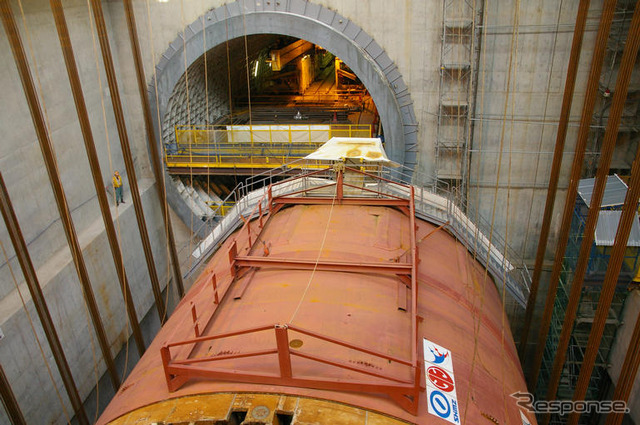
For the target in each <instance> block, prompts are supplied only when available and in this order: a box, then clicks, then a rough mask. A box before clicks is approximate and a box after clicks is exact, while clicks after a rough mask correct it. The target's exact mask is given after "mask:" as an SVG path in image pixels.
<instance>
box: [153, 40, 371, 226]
mask: <svg viewBox="0 0 640 425" xmlns="http://www.w3.org/2000/svg"><path fill="white" fill-rule="evenodd" d="M234 129H243V130H245V129H251V130H248V131H249V132H250V133H251V135H250V136H248V137H249V138H248V139H247V140H246V142H247V143H245V144H244V145H241V144H238V143H237V142H238V140H237V139H234V136H235V137H241V136H238V134H240V130H238V131H237V132H235V130H234ZM253 129H256V130H253ZM327 129H329V130H327ZM267 133H268V134H267ZM331 135H335V136H358V137H362V136H366V137H380V138H382V139H383V140H384V135H383V129H382V125H381V123H380V117H379V115H378V110H377V108H376V105H375V103H374V102H373V100H372V97H371V95H370V94H369V92H368V90H367V88H366V87H365V85H364V84H363V83H362V81H361V80H360V78H359V77H358V76H357V75H356V74H355V73H354V72H353V71H352V70H351V69H350V68H349V66H348V65H347V64H345V63H344V62H343V61H342V60H341V59H340V58H338V57H337V56H335V55H334V54H332V53H331V52H330V51H328V50H327V49H325V48H323V47H321V46H319V45H317V44H313V43H311V42H309V41H306V40H303V39H298V38H296V37H292V36H286V35H280V34H254V35H247V36H242V37H237V38H233V39H231V40H228V41H225V42H223V43H220V44H218V45H217V46H215V47H213V48H211V49H209V50H208V51H206V52H205V53H204V54H202V55H201V56H200V57H199V58H198V59H196V60H195V61H194V62H193V63H192V64H191V65H190V66H189V67H188V68H187V69H186V71H185V72H184V73H183V74H182V76H181V77H180V79H179V80H178V82H177V83H176V85H175V87H174V88H173V91H172V93H171V96H170V97H169V100H168V102H167V107H166V113H165V114H164V117H163V120H162V144H163V148H164V152H165V160H166V165H167V170H168V172H169V174H170V175H171V177H172V180H173V184H174V185H176V187H177V189H178V192H179V193H180V194H181V195H182V197H183V199H185V201H187V204H188V205H189V206H190V208H191V210H192V211H193V213H194V214H195V215H196V216H198V217H200V218H201V219H202V220H203V221H204V220H207V219H208V218H212V217H213V216H215V215H216V214H219V213H220V212H221V211H220V207H221V206H222V205H223V204H225V199H227V198H228V197H229V195H230V194H231V192H232V191H233V188H234V187H235V186H236V185H237V184H238V183H240V182H246V179H247V178H248V177H250V176H255V175H256V174H260V173H261V172H264V171H265V169H269V168H271V167H274V166H275V164H274V163H273V156H276V155H275V154H274V152H276V151H277V152H278V153H281V154H282V155H277V156H278V158H279V161H280V162H279V164H284V163H288V162H291V161H295V160H299V159H300V158H301V156H302V155H304V154H306V153H310V152H311V151H312V150H313V148H312V145H311V144H306V142H312V141H313V142H315V143H316V144H315V145H313V146H317V145H318V143H319V142H320V141H326V140H325V139H326V138H327V137H330V136H331ZM233 142H236V144H233ZM230 143H231V144H230ZM283 143H284V144H283ZM249 144H250V145H251V146H249ZM276 144H277V147H274V146H276ZM257 146H259V148H260V149H258V148H257ZM243 149H244V150H243ZM283 149H284V150H285V151H286V152H283ZM309 149H311V150H309ZM307 151H309V152H307ZM270 154H273V155H272V156H270ZM263 156H264V158H262V157H263ZM176 158H177V159H176ZM270 158H271V159H270ZM172 159H173V160H175V161H172ZM248 159H249V160H250V161H253V160H255V161H256V162H258V163H261V161H263V162H264V160H266V162H268V163H269V164H262V165H256V166H255V167H253V166H251V167H247V166H243V165H245V164H244V163H245V162H246V161H247V160H248ZM254 180H255V179H254ZM227 201H228V202H227V207H229V206H230V205H229V203H231V202H232V201H231V200H227ZM217 210H218V211H217Z"/></svg>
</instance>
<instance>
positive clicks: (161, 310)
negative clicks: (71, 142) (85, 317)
mask: <svg viewBox="0 0 640 425" xmlns="http://www.w3.org/2000/svg"><path fill="white" fill-rule="evenodd" d="M100 1H101V0H91V10H92V11H93V17H94V20H95V22H96V30H97V32H98V39H99V41H100V50H101V51H102V61H103V62H104V69H105V72H106V74H107V82H108V83H109V93H110V94H111V105H112V106H113V114H114V116H115V118H116V126H117V128H118V136H119V138H120V145H121V147H122V157H123V159H124V166H125V168H126V170H127V175H128V176H129V186H130V187H131V198H132V199H133V207H134V210H135V213H136V220H137V222H138V230H140V239H141V240H142V249H143V251H144V257H145V260H146V262H147V270H148V272H149V278H150V279H151V288H152V290H153V297H154V299H155V302H156V307H157V309H158V315H159V317H160V323H164V321H165V319H166V317H167V316H166V312H167V310H166V306H165V304H164V300H163V299H162V291H161V290H160V282H159V281H158V274H157V272H156V266H155V263H154V261H153V253H152V252H151V242H150V241H149V233H148V232H147V224H146V222H145V219H144V211H143V210H142V200H141V199H140V192H139V191H138V179H137V177H136V169H135V165H134V164H133V157H132V156H131V147H130V146H129V136H128V135H127V126H126V124H125V121H124V112H123V111H122V102H121V100H120V92H119V90H118V81H117V79H116V71H115V68H114V66H113V58H112V57H111V47H110V46H109V36H108V34H107V27H106V25H105V22H104V15H103V14H102V5H101V4H100Z"/></svg>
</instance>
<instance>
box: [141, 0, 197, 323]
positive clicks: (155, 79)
mask: <svg viewBox="0 0 640 425" xmlns="http://www.w3.org/2000/svg"><path fill="white" fill-rule="evenodd" d="M145 4H146V9H147V28H148V33H149V51H150V52H151V60H152V62H153V63H154V64H155V63H157V62H156V53H155V49H154V47H153V43H152V40H154V37H153V27H152V24H151V22H152V20H151V7H150V6H149V0H146V2H145ZM152 68H153V89H154V91H155V95H156V120H157V122H158V138H159V139H160V157H161V158H162V161H163V162H162V163H161V164H160V165H161V166H160V168H161V169H162V170H164V169H165V167H166V158H167V153H166V146H165V144H164V143H163V140H162V121H161V117H160V96H159V93H158V75H157V71H156V67H155V66H153V67H152ZM159 174H160V179H161V183H162V192H163V194H164V196H163V198H164V203H163V208H164V213H165V217H167V220H166V223H165V232H166V234H167V235H169V234H173V230H172V228H171V226H170V220H171V217H170V215H169V204H168V202H167V182H166V179H165V173H163V172H160V173H159ZM192 230H193V229H192ZM189 239H191V237H190V238H189ZM171 249H172V248H171V247H170V246H169V244H167V249H166V255H167V258H170V257H171ZM173 249H175V247H173ZM190 254H191V253H189V255H190ZM175 261H176V263H179V261H178V258H177V254H176V257H175ZM174 267H175V269H176V271H175V273H176V279H178V278H180V277H181V276H180V274H181V271H180V264H177V265H175V266H174ZM170 268H171V266H170V264H169V261H167V276H169V275H170ZM176 284H178V283H177V282H176ZM171 287H172V280H171V279H169V280H168V282H167V289H166V295H165V300H164V303H165V305H166V306H169V293H170V292H171ZM182 289H184V288H182ZM178 291H180V288H179V289H178ZM167 312H168V308H167V309H166V312H165V314H167Z"/></svg>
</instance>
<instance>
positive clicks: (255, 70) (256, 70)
mask: <svg viewBox="0 0 640 425" xmlns="http://www.w3.org/2000/svg"><path fill="white" fill-rule="evenodd" d="M258 65H260V62H259V61H256V68H255V69H254V70H253V76H254V77H257V76H258Z"/></svg>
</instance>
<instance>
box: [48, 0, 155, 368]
mask: <svg viewBox="0 0 640 425" xmlns="http://www.w3.org/2000/svg"><path fill="white" fill-rule="evenodd" d="M50 4H51V10H52V11H53V18H54V20H55V22H56V29H57V30H58V38H59V39H60V47H62V53H63V56H64V62H65V65H66V67H67V74H68V76H69V84H70V85H71V92H72V93H73V100H74V102H75V105H76V112H77V114H78V122H79V123H80V130H81V131H82V139H83V140H84V147H85V150H86V151H87V157H88V158H89V166H90V167H89V168H90V169H91V177H93V185H94V186H95V189H96V194H97V195H98V204H100V212H101V213H102V221H103V222H104V228H105V233H106V234H107V239H108V240H109V248H111V256H112V257H113V262H114V264H115V266H116V274H117V275H118V280H119V281H120V290H121V291H122V296H123V297H124V302H125V308H126V310H127V314H128V315H129V323H130V324H131V330H132V333H133V338H134V340H135V342H136V347H137V348H138V354H139V355H140V357H142V354H144V350H145V345H144V339H143V338H142V332H141V331H140V324H139V322H138V316H137V314H136V307H135V305H134V303H133V300H132V298H131V288H130V287H129V281H128V279H127V273H126V271H125V268H124V258H123V257H122V251H121V250H120V245H119V243H118V237H117V236H116V229H115V227H114V225H113V218H112V216H111V208H110V207H109V201H108V200H107V194H106V193H105V191H104V189H103V187H102V171H101V170H100V161H99V160H98V153H97V152H96V145H95V143H94V140H93V133H92V131H91V124H90V123H89V114H88V112H87V105H86V103H85V101H84V95H83V94H82V85H81V84H80V76H79V74H78V68H77V66H76V62H75V57H74V54H73V47H72V46H71V39H70V38H69V30H68V28H67V21H66V19H65V16H64V10H63V9H62V1H61V0H50Z"/></svg>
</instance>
